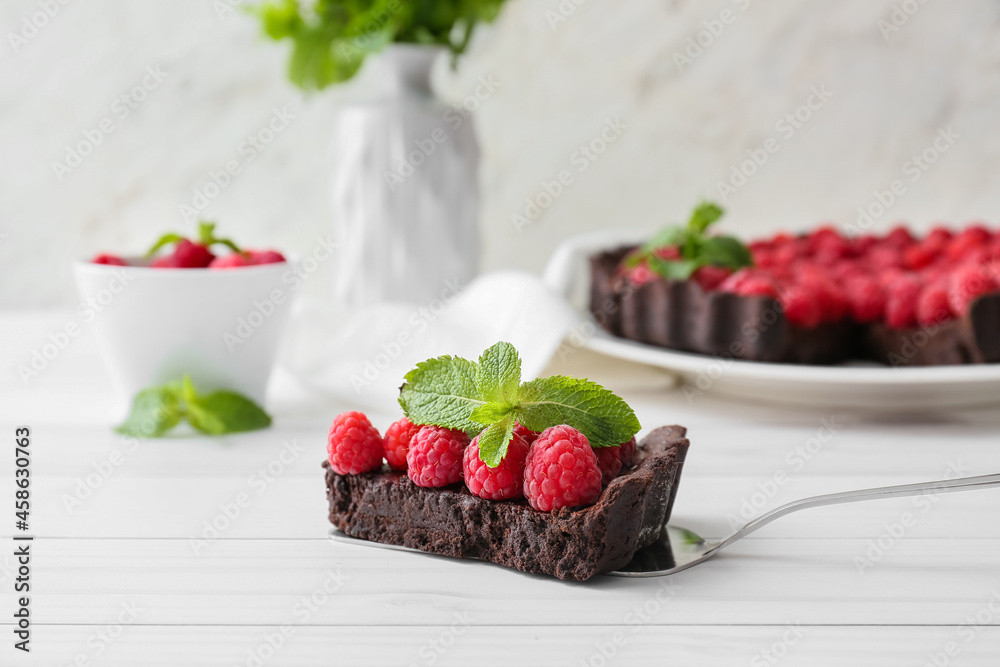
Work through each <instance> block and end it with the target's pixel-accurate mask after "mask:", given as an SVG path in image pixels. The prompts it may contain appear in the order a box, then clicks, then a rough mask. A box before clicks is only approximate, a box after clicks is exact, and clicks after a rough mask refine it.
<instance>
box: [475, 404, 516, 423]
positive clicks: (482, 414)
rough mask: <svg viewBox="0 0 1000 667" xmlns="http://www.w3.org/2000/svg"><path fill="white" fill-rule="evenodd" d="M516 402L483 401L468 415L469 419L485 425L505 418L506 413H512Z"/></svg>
mask: <svg viewBox="0 0 1000 667" xmlns="http://www.w3.org/2000/svg"><path fill="white" fill-rule="evenodd" d="M516 410H517V404H516V403H515V404H514V405H511V404H509V403H498V402H490V403H483V404H482V405H480V406H479V407H477V408H476V409H475V410H473V411H472V414H471V415H469V419H471V420H472V421H474V422H476V423H477V424H481V425H485V424H492V423H494V422H498V421H501V420H503V419H506V418H507V416H508V415H511V414H514V412H515V411H516Z"/></svg>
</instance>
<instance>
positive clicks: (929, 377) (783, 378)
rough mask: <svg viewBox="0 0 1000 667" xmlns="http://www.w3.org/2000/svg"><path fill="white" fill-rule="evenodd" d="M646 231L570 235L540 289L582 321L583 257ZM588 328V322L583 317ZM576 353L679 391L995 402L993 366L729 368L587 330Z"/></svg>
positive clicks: (807, 400) (586, 281) (909, 403)
mask: <svg viewBox="0 0 1000 667" xmlns="http://www.w3.org/2000/svg"><path fill="white" fill-rule="evenodd" d="M646 236H648V232H637V231H624V230H602V231H600V232H593V233H589V234H583V235H580V236H575V237H573V238H571V239H569V240H568V241H566V242H565V243H563V244H562V245H560V246H559V248H557V249H556V251H555V252H554V253H553V255H552V257H551V259H550V260H549V263H548V266H546V268H545V282H546V283H547V284H548V285H549V286H550V287H552V288H553V289H554V290H556V291H558V292H559V293H560V294H562V295H564V296H565V297H566V298H567V299H568V300H569V302H570V303H571V304H572V305H573V307H574V308H576V309H577V310H579V311H580V312H582V313H585V314H587V316H588V317H589V313H587V295H588V293H589V289H590V268H589V266H588V262H587V258H588V257H589V256H590V255H591V254H592V253H594V252H597V251H598V250H602V249H609V248H614V247H617V246H620V245H625V244H628V243H636V242H638V241H640V240H642V239H643V238H645V237H646ZM591 322H593V319H592V318H591ZM584 347H586V348H588V349H591V350H594V351H595V352H599V353H601V354H606V355H608V356H611V357H617V358H619V359H626V360H628V361H634V362H638V363H642V364H648V365H651V366H659V367H661V368H665V369H668V370H671V371H674V372H676V373H677V374H678V375H679V376H680V378H681V380H682V382H683V386H682V388H681V390H682V391H685V392H688V393H689V394H691V395H692V396H697V395H700V394H701V393H709V392H712V393H717V394H721V395H727V396H733V397H738V398H744V399H750V400H754V401H764V402H770V403H781V404H785V405H787V404H795V405H824V406H830V407H847V408H863V409H865V408H868V409H876V410H926V409H941V408H955V407H973V406H983V405H995V404H998V403H1000V364H979V365H956V366H931V367H921V368H890V367H887V366H878V365H876V364H863V363H858V364H845V365H839V366H808V365H804V364H773V363H763V362H756V361H737V360H733V359H727V358H724V357H713V356H709V355H705V354H695V353H690V352H678V351H675V350H668V349H665V348H661V347H657V346H654V345H646V344H644V343H637V342H634V341H630V340H625V339H624V338H618V337H616V336H613V335H611V334H609V333H607V332H606V331H604V330H603V329H601V328H600V327H598V326H597V325H596V323H594V333H593V334H592V335H590V336H587V337H586V342H585V343H584Z"/></svg>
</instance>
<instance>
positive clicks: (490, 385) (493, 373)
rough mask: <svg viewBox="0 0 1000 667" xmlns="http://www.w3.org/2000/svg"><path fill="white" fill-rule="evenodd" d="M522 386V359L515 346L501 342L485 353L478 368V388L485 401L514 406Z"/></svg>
mask: <svg viewBox="0 0 1000 667" xmlns="http://www.w3.org/2000/svg"><path fill="white" fill-rule="evenodd" d="M520 386H521V357H519V356H518V355H517V350H515V349H514V346H513V345H511V344H510V343H505V342H503V341H501V342H499V343H497V344H495V345H493V346H492V347H490V348H489V349H487V350H486V351H485V352H483V354H482V355H481V356H480V357H479V365H478V366H477V367H476V387H477V389H478V390H479V395H480V396H481V397H482V398H483V400H484V401H490V402H493V403H500V404H503V405H514V404H515V403H517V394H518V388H519V387H520ZM476 421H478V422H480V423H482V424H488V423H489V422H483V421H482V420H479V419H476ZM491 421H492V420H491Z"/></svg>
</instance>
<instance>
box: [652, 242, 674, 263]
mask: <svg viewBox="0 0 1000 667" xmlns="http://www.w3.org/2000/svg"><path fill="white" fill-rule="evenodd" d="M653 254H654V255H656V256H657V257H659V258H660V259H665V260H667V261H673V260H675V259H680V258H681V251H680V250H678V248H677V246H675V245H665V246H663V247H662V248H657V249H656V250H654V251H653Z"/></svg>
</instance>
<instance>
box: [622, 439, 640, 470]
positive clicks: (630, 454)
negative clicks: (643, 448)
mask: <svg viewBox="0 0 1000 667" xmlns="http://www.w3.org/2000/svg"><path fill="white" fill-rule="evenodd" d="M619 447H621V455H622V465H623V466H625V467H629V466H634V465H635V464H636V458H635V455H636V443H635V436H633V437H632V439H631V440H629V441H628V442H623V443H622V444H620V445H619Z"/></svg>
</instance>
